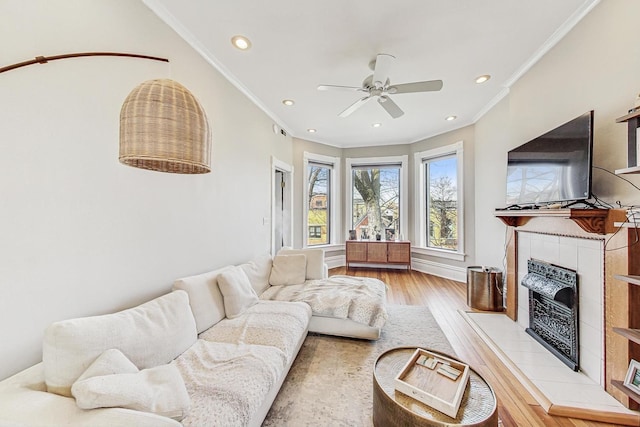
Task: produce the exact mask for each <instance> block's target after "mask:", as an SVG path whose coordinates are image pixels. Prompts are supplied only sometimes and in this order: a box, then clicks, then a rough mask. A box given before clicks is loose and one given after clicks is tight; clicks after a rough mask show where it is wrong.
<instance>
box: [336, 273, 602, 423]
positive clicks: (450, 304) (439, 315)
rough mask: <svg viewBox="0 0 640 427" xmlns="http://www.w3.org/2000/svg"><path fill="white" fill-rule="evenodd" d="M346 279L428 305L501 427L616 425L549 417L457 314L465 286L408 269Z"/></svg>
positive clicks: (400, 300) (391, 298) (392, 298)
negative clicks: (489, 399) (488, 394)
mask: <svg viewBox="0 0 640 427" xmlns="http://www.w3.org/2000/svg"><path fill="white" fill-rule="evenodd" d="M329 274H330V275H334V274H347V271H346V268H345V267H339V268H334V269H331V270H330V272H329ZM348 274H349V275H353V276H366V277H375V278H378V279H380V280H382V281H383V282H385V283H387V284H388V285H389V292H388V294H387V300H388V302H389V303H390V304H407V305H426V306H428V307H429V308H430V309H431V312H432V313H433V315H434V317H435V318H436V319H437V321H438V323H439V324H440V327H441V328H442V330H443V331H444V333H445V334H446V336H447V338H449V341H450V342H451V345H452V346H453V348H454V350H455V352H456V355H457V356H458V357H459V358H461V359H463V360H465V361H466V362H468V363H469V364H470V365H471V366H472V367H473V368H474V369H475V370H476V371H477V372H479V373H480V374H481V375H482V376H483V377H484V378H485V380H486V381H487V382H489V383H490V384H491V386H492V387H493V390H494V391H495V393H496V395H497V397H498V411H499V416H500V418H501V420H502V422H503V425H504V426H505V427H511V426H518V427H519V426H562V427H570V426H580V427H584V426H590V427H595V426H599V427H600V426H612V425H614V424H604V423H598V422H593V421H585V420H579V419H573V418H565V417H557V416H550V415H547V414H546V412H545V411H544V410H543V409H542V408H541V407H540V406H539V405H538V403H537V402H536V401H535V399H534V398H533V397H532V396H531V394H530V393H529V392H527V390H526V389H525V388H524V387H523V386H522V385H521V384H520V383H519V382H518V381H517V380H516V378H515V377H514V376H513V375H512V374H511V373H510V372H509V371H508V370H507V369H506V368H505V366H504V365H503V364H502V362H501V361H500V360H498V358H497V357H496V356H495V355H494V353H493V352H492V351H491V350H490V349H489V347H487V345H486V344H485V343H484V342H483V341H482V340H481V339H480V337H479V336H478V335H477V334H476V333H475V332H474V331H473V329H471V327H470V326H469V324H468V323H467V322H466V321H465V320H464V319H463V318H462V316H460V314H459V313H458V309H463V310H469V306H467V288H466V284H464V283H460V282H455V281H452V280H447V279H443V278H441V277H436V276H432V275H429V274H424V273H420V272H416V271H412V272H407V271H406V270H390V269H372V268H350V269H349V272H348Z"/></svg>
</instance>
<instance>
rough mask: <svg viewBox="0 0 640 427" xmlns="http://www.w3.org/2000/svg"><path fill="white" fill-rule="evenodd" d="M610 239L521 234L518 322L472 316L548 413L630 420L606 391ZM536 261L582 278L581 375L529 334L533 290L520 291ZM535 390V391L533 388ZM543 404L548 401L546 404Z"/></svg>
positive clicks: (496, 316)
mask: <svg viewBox="0 0 640 427" xmlns="http://www.w3.org/2000/svg"><path fill="white" fill-rule="evenodd" d="M604 244H605V241H604V236H596V237H593V238H591V237H571V236H563V235H553V234H545V233H540V232H526V231H519V232H518V238H517V263H518V269H517V271H518V277H517V283H518V316H517V317H518V321H517V322H514V321H512V320H511V319H509V318H508V317H507V316H506V315H504V314H491V313H468V314H467V316H468V317H469V318H470V319H471V320H472V322H471V323H472V326H473V323H475V324H476V325H475V326H474V327H476V330H477V329H478V328H477V327H479V328H480V330H479V331H478V332H479V333H480V334H481V335H485V339H486V338H489V340H488V341H490V345H491V346H492V347H494V350H495V351H496V353H497V354H498V356H499V357H500V358H502V359H503V361H504V362H505V364H507V366H510V367H511V369H512V370H513V371H514V373H515V374H516V376H524V377H525V378H524V381H523V384H524V385H525V387H527V388H529V390H530V391H531V392H532V394H533V395H534V397H536V398H537V399H538V400H539V403H540V404H541V406H543V407H545V408H546V407H550V406H556V407H567V408H576V409H577V410H578V411H579V410H580V408H584V409H589V410H596V411H604V412H611V413H619V414H629V413H632V411H629V410H628V409H626V408H625V407H624V406H623V405H622V404H620V403H619V402H618V401H617V400H616V399H614V398H613V397H612V396H611V395H609V394H608V393H607V392H606V391H604V384H605V378H604V369H605V367H604V312H603V311H604V282H605V277H604V275H605V271H604V265H605V263H604V257H605V252H604ZM529 259H536V260H539V261H544V262H549V263H551V264H555V265H559V266H561V267H565V268H569V269H572V270H576V272H577V273H578V294H579V295H578V298H579V299H578V300H579V306H578V310H579V312H578V316H579V321H578V325H579V326H578V329H579V335H580V337H579V358H580V369H581V372H573V371H572V370H571V369H570V368H569V367H567V366H566V365H565V364H564V363H562V362H561V361H560V360H559V359H557V358H556V357H555V356H554V355H553V354H551V352H549V351H548V350H547V349H545V348H544V347H543V346H542V345H541V344H539V343H538V342H536V341H535V340H534V339H533V338H532V337H531V336H529V335H528V334H527V333H525V331H524V329H525V328H527V327H528V326H529V292H528V291H529V290H528V289H527V288H525V287H524V286H522V285H520V283H521V281H522V278H523V277H524V276H525V275H526V274H527V260H529ZM531 386H533V387H531ZM540 400H542V401H540Z"/></svg>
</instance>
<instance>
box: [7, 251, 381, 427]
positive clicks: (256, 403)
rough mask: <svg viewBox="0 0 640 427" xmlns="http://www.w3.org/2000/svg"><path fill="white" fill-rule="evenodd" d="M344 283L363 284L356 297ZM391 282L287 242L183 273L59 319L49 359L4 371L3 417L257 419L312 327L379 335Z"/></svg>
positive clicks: (152, 422) (126, 421)
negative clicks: (157, 289) (159, 291)
mask: <svg viewBox="0 0 640 427" xmlns="http://www.w3.org/2000/svg"><path fill="white" fill-rule="evenodd" d="M332 280H333V281H335V280H337V284H336V283H333V284H332ZM349 281H353V283H349ZM341 283H342V284H341ZM322 285H326V286H327V287H326V293H325V297H324V299H323V296H322V292H318V291H317V288H318V287H320V286H322ZM339 286H343V287H344V288H345V289H359V290H358V291H356V292H353V293H352V296H353V297H354V298H352V299H353V301H351V302H349V301H347V300H345V294H344V293H343V292H337V291H336V290H335V289H334V288H336V287H339ZM296 287H297V288H296ZM305 287H307V288H311V289H312V290H313V289H315V291H313V292H311V293H309V292H307V293H305V292H302V289H303V288H305ZM367 287H370V288H371V289H370V290H369V291H368V292H364V293H363V291H362V290H363V289H364V288H367ZM294 289H298V290H300V292H298V291H296V292H293V293H292V292H289V291H292V290H294ZM384 291H385V285H384V284H383V283H382V282H379V281H375V280H363V279H354V278H351V279H350V278H348V277H346V276H344V277H338V278H337V279H333V278H327V269H326V266H325V264H324V254H323V253H322V251H321V250H304V251H283V252H281V253H280V254H278V256H277V257H275V258H274V259H273V260H272V259H271V258H270V257H268V256H264V257H259V258H258V259H256V260H254V261H251V262H248V263H245V264H242V265H239V266H226V267H223V268H221V269H218V270H215V271H211V272H207V273H203V274H199V275H195V276H190V277H185V278H182V279H179V280H176V282H175V283H174V286H173V291H172V292H170V293H168V294H165V295H162V296H160V297H158V298H156V299H153V300H151V301H149V302H147V303H144V304H141V305H139V306H137V307H134V308H131V309H127V310H123V311H121V312H117V313H113V314H108V315H102V316H94V317H87V318H79V319H70V320H63V321H60V322H56V323H54V324H52V325H51V326H49V327H48V328H47V330H46V331H45V337H44V341H43V361H42V362H41V363H39V364H37V365H35V366H33V367H31V368H28V369H26V370H24V371H22V372H20V373H18V374H16V375H14V376H13V377H10V378H8V379H6V380H4V381H2V382H0V426H3V427H4V426H94V427H100V426H109V427H112V426H143V427H144V426H180V425H183V426H185V427H186V426H201V425H208V426H259V425H260V424H261V423H262V421H263V420H264V418H265V416H266V415H267V412H268V411H269V408H270V407H271V404H272V403H273V400H274V399H275V397H276V395H277V393H278V391H279V389H280V387H281V385H282V383H283V381H284V380H285V378H286V375H287V373H288V371H289V368H290V367H291V365H292V364H293V362H294V360H295V357H296V355H297V354H298V351H299V350H300V348H301V346H302V344H303V342H304V339H305V338H306V336H307V332H308V331H309V330H315V331H316V332H319V333H332V334H336V335H343V336H354V337H359V338H377V337H379V333H380V328H381V327H382V324H383V323H384V321H385V320H386V311H385V310H384V299H385V294H384ZM356 294H360V295H361V296H362V295H364V298H360V297H357V298H356V297H355V296H356ZM286 295H289V296H291V295H293V296H292V297H291V298H289V299H290V300H288V301H282V300H281V299H283V298H284V297H283V296H286ZM296 295H298V296H299V295H302V296H301V297H296ZM309 295H311V297H309ZM376 296H377V297H376ZM308 298H311V299H310V300H308V301H307V300H306V299H308ZM295 299H301V301H292V300H295ZM363 299H364V300H366V301H360V302H358V303H354V301H356V300H363ZM374 300H377V302H375V301H374ZM330 301H333V305H334V306H335V307H337V308H336V309H333V310H332V309H329V307H330V306H331V305H332V304H331V303H330ZM312 309H314V310H320V311H317V312H315V313H314V312H312ZM313 319H317V320H316V322H315V323H314V321H313ZM353 319H356V320H353ZM358 319H360V321H362V319H367V322H366V324H363V323H359V321H358ZM312 325H313V328H312Z"/></svg>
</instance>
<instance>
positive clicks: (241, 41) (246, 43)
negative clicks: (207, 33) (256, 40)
mask: <svg viewBox="0 0 640 427" xmlns="http://www.w3.org/2000/svg"><path fill="white" fill-rule="evenodd" d="M231 44H232V45H233V46H234V47H235V48H236V49H240V50H248V49H250V48H251V40H249V39H248V38H246V37H245V36H240V35H237V36H233V37H231Z"/></svg>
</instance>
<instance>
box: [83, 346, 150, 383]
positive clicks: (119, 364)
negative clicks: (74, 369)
mask: <svg viewBox="0 0 640 427" xmlns="http://www.w3.org/2000/svg"><path fill="white" fill-rule="evenodd" d="M138 371H140V370H139V369H138V368H137V367H136V365H134V364H133V362H132V361H131V360H129V359H127V356H125V355H124V354H123V353H122V352H121V351H120V350H118V349H116V348H110V349H109V350H106V351H105V352H104V353H102V354H101V355H100V356H98V358H97V359H96V360H94V361H93V363H92V364H91V365H89V367H88V368H87V370H86V371H84V373H83V374H82V375H80V378H78V381H82V380H85V379H87V378H91V377H99V376H102V375H112V374H135V373H137V372H138ZM76 383H77V381H76ZM71 394H73V386H72V387H71Z"/></svg>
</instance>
